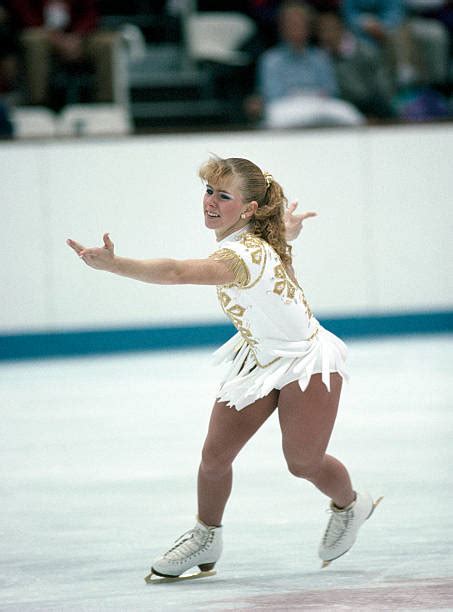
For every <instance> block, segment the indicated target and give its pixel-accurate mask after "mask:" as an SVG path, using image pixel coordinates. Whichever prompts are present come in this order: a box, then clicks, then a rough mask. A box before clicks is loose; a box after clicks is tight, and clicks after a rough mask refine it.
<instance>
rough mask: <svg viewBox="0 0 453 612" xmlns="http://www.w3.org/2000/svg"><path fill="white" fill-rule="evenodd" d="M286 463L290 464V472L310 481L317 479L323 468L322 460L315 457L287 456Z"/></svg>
mask: <svg viewBox="0 0 453 612" xmlns="http://www.w3.org/2000/svg"><path fill="white" fill-rule="evenodd" d="M286 463H287V465H288V470H289V472H290V473H291V474H292V475H293V476H297V478H304V479H305V480H310V481H313V480H316V477H317V475H318V473H319V471H320V469H321V461H320V460H317V459H313V458H309V459H305V458H296V459H290V458H287V459H286Z"/></svg>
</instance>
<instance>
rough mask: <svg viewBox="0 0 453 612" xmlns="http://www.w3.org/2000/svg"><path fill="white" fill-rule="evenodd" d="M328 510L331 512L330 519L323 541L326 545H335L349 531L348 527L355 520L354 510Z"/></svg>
mask: <svg viewBox="0 0 453 612" xmlns="http://www.w3.org/2000/svg"><path fill="white" fill-rule="evenodd" d="M327 512H329V513H330V520H329V522H328V524H327V529H326V531H325V533H324V537H323V540H322V542H323V544H324V545H326V546H334V545H335V544H337V543H338V542H339V541H340V540H341V539H342V538H343V537H344V536H345V535H346V534H347V533H348V529H349V527H350V525H351V524H352V522H353V518H354V512H353V509H352V508H351V509H349V510H344V511H343V512H336V511H335V510H333V509H332V508H329V510H327Z"/></svg>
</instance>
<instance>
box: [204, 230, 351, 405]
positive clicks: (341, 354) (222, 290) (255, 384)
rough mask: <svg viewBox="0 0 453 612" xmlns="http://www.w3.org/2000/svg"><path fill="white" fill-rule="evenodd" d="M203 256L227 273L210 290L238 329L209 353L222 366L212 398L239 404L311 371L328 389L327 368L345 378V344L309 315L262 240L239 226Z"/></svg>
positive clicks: (302, 380) (302, 381)
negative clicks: (227, 280) (230, 279)
mask: <svg viewBox="0 0 453 612" xmlns="http://www.w3.org/2000/svg"><path fill="white" fill-rule="evenodd" d="M211 257H212V258H214V259H219V260H223V261H227V262H228V263H229V265H231V267H232V269H233V270H234V272H235V282H234V283H232V284H228V285H221V286H218V287H217V295H218V298H219V302H220V305H221V307H222V309H223V311H224V312H225V314H226V315H227V316H228V318H229V319H230V320H231V321H232V323H233V325H234V326H235V327H236V329H237V330H238V332H237V333H236V334H235V335H234V336H233V337H232V338H230V340H228V341H227V342H226V343H225V344H223V345H222V346H221V347H220V348H219V349H218V350H217V351H216V352H215V353H214V363H215V364H221V363H222V364H229V368H228V369H227V371H226V375H225V377H224V379H223V381H222V383H221V386H220V389H219V391H218V395H217V397H218V399H220V400H221V401H225V402H227V404H228V405H229V406H232V407H234V408H236V410H242V408H245V407H246V406H248V405H249V404H251V403H252V402H254V401H255V400H257V399H259V398H261V397H264V396H265V395H267V394H268V393H269V392H270V391H271V390H272V389H281V388H282V387H284V386H285V385H287V384H288V383H290V382H293V381H295V380H297V381H298V382H299V386H300V388H301V389H302V391H305V389H306V388H307V386H308V383H309V382H310V377H311V375H312V374H315V373H320V374H322V381H323V383H324V384H325V386H326V387H327V389H328V390H329V391H330V373H331V372H338V373H339V374H340V375H341V376H342V377H343V378H347V372H346V369H345V360H346V353H347V350H346V346H345V344H344V343H343V342H342V341H341V340H340V339H339V338H337V337H336V336H335V335H334V334H332V333H330V332H329V331H327V330H326V329H325V328H323V327H322V326H321V325H320V324H319V322H318V321H317V320H316V319H315V317H314V316H313V314H312V312H311V310H310V307H309V305H308V303H307V301H306V299H305V296H304V293H303V291H302V289H301V287H299V286H298V285H296V284H295V283H294V282H293V281H292V280H291V278H290V277H289V276H288V274H287V272H286V270H285V268H284V266H283V265H282V262H281V260H280V258H279V256H278V255H277V253H276V252H275V250H274V249H273V248H272V247H271V246H270V245H269V244H268V243H267V242H265V241H264V240H262V239H261V238H258V237H257V236H255V235H254V234H253V233H251V232H250V228H249V227H247V226H246V227H245V228H242V229H240V230H238V231H237V232H234V233H233V234H230V235H229V236H227V237H226V238H224V239H223V240H221V241H220V242H219V243H218V250H217V251H216V252H215V253H213V254H212V255H211Z"/></svg>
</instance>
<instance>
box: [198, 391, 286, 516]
mask: <svg viewBox="0 0 453 612" xmlns="http://www.w3.org/2000/svg"><path fill="white" fill-rule="evenodd" d="M277 400H278V391H276V390H274V391H271V393H269V395H267V396H266V397H263V398H262V399H259V400H257V401H256V402H254V403H253V404H251V405H250V406H247V408H244V409H243V410H241V411H237V410H236V409H235V408H229V407H228V406H227V405H226V403H225V402H216V403H215V404H214V408H213V410H212V415H211V420H210V423H209V430H208V435H207V437H206V441H205V443H204V447H203V452H202V460H201V464H200V469H199V472H198V517H199V518H200V519H201V520H202V521H203V523H205V524H206V525H220V524H221V522H222V516H223V512H224V509H225V506H226V503H227V501H228V498H229V496H230V493H231V486H232V480H233V470H232V463H233V460H234V458H235V457H236V455H237V454H238V453H239V451H240V450H241V448H242V447H243V446H244V445H245V444H246V443H247V442H248V440H250V438H251V437H252V436H253V434H254V433H255V432H256V431H257V430H258V429H259V428H260V427H261V425H262V424H263V423H264V422H265V421H266V419H268V418H269V416H270V415H271V414H272V413H273V412H274V410H275V408H276V407H277Z"/></svg>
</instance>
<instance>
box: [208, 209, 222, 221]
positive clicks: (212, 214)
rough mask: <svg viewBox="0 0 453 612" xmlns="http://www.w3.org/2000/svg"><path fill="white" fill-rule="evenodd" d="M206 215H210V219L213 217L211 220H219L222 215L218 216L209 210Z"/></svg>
mask: <svg viewBox="0 0 453 612" xmlns="http://www.w3.org/2000/svg"><path fill="white" fill-rule="evenodd" d="M206 214H207V215H208V217H211V219H218V218H219V217H220V215H218V214H217V213H213V212H209V210H207V211H206Z"/></svg>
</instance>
